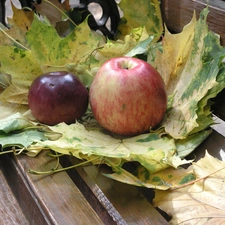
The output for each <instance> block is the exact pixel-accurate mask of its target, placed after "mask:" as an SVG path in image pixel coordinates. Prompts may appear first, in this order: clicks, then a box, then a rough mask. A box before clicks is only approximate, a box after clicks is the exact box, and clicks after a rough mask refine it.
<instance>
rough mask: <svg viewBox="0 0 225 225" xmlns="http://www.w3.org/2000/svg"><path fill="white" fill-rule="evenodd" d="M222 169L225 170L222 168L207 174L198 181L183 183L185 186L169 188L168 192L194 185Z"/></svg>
mask: <svg viewBox="0 0 225 225" xmlns="http://www.w3.org/2000/svg"><path fill="white" fill-rule="evenodd" d="M223 169H225V167H222V168H220V169H218V170H216V171H213V172H212V173H210V174H208V175H206V176H204V177H200V178H198V179H196V180H192V181H190V182H187V183H185V184H183V185H180V186H176V187H171V188H170V189H169V190H177V189H180V188H183V187H186V186H189V185H191V184H194V183H196V182H198V181H200V180H204V179H206V178H207V177H209V176H211V175H213V174H214V173H217V172H219V171H221V170H223Z"/></svg>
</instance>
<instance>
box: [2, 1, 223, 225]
mask: <svg viewBox="0 0 225 225" xmlns="http://www.w3.org/2000/svg"><path fill="white" fill-rule="evenodd" d="M161 5H162V14H163V18H164V20H165V22H166V24H167V25H168V27H169V29H170V30H173V31H175V32H178V31H180V30H181V29H182V27H183V26H184V25H185V24H186V23H188V22H189V21H190V19H191V17H192V15H193V10H194V9H195V10H196V12H197V15H198V14H199V12H200V11H201V9H203V8H204V7H205V6H206V5H205V4H203V3H202V2H201V1H197V0H196V1H191V0H180V1H177V0H162V4H161ZM224 6H225V3H224ZM224 20H225V10H224V9H222V8H216V7H213V6H210V16H209V26H210V27H211V29H212V30H213V31H215V32H217V33H219V34H220V35H221V41H222V43H223V44H225V23H224ZM224 94H225V92H222V93H221V94H220V95H219V96H218V97H217V99H216V102H217V103H216V105H215V106H214V108H213V109H214V113H215V115H216V116H218V117H220V118H221V119H222V121H221V124H219V125H218V126H216V127H215V130H213V133H212V134H211V135H210V136H209V137H208V138H207V139H206V140H205V141H204V143H202V144H201V146H199V147H198V148H197V149H196V150H195V152H194V153H193V154H194V155H196V156H197V159H198V158H201V157H203V155H204V153H205V149H207V150H208V152H209V153H210V154H211V155H213V156H215V157H218V158H219V159H221V156H220V154H219V151H220V149H221V148H224V146H225V137H224V136H223V135H222V134H220V133H219V131H220V128H221V127H222V132H223V128H224V129H225V124H224V122H223V120H224V119H225V101H224V100H223V96H224ZM224 133H225V132H224ZM77 161H78V160H77V159H75V158H69V157H64V158H62V160H61V162H60V164H61V166H62V167H65V166H68V165H71V163H75V162H77ZM54 165H55V161H54V160H51V159H50V158H48V157H46V156H45V155H44V153H43V154H40V155H39V156H38V157H35V158H31V157H27V156H24V155H19V156H17V157H15V156H13V155H3V156H1V157H0V169H1V170H0V171H1V174H0V187H1V192H0V196H1V198H0V199H1V200H0V204H1V207H0V218H1V219H0V221H1V224H20V225H26V224H33V225H40V224H42V225H45V224H54V225H72V224H78V225H81V224H84V225H87V224H98V225H100V224H107V225H111V224H119V225H124V224H140V225H142V224H143V225H144V224H146V225H150V224H152V225H157V224H160V225H163V224H168V221H169V216H168V215H166V214H165V213H163V212H160V211H159V210H157V209H155V208H154V207H153V206H152V204H151V201H152V199H153V197H154V191H153V190H150V189H146V188H137V187H134V186H130V185H126V184H123V183H119V182H117V181H114V180H111V179H109V178H106V177H104V176H103V175H101V173H100V169H104V167H101V168H99V167H96V166H93V165H89V166H85V167H79V168H77V169H72V170H69V171H67V172H61V173H57V174H54V175H48V176H46V175H45V176H44V175H39V176H37V175H32V174H30V173H28V169H29V168H32V169H37V170H42V171H45V170H49V169H51V168H52V167H54Z"/></svg>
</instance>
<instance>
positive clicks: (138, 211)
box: [63, 158, 168, 225]
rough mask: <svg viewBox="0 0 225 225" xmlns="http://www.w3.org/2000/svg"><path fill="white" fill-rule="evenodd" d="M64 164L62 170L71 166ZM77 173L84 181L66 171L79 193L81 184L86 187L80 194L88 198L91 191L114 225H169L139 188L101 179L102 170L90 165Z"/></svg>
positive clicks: (74, 161)
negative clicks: (78, 188)
mask: <svg viewBox="0 0 225 225" xmlns="http://www.w3.org/2000/svg"><path fill="white" fill-rule="evenodd" d="M70 162H72V164H76V163H78V160H77V159H76V158H70ZM63 164H64V166H69V165H71V164H70V163H68V162H66V160H64V162H63ZM76 170H77V172H78V173H79V174H80V176H81V178H82V180H83V181H78V180H77V177H74V175H73V171H68V173H69V174H70V176H71V178H72V179H73V181H74V182H75V183H76V184H77V186H79V187H80V188H82V189H83V187H84V184H83V182H84V183H85V185H88V187H89V189H88V190H84V189H83V194H84V195H85V196H88V195H89V192H90V191H91V192H92V193H93V194H94V195H95V196H96V198H97V199H98V201H99V202H101V204H102V206H103V207H104V208H105V209H106V210H107V211H108V212H109V215H110V216H111V217H112V219H113V220H114V221H115V222H116V224H121V225H123V224H128V225H129V224H138V225H157V224H160V225H164V224H165V225H166V224H168V223H167V221H166V220H165V219H164V218H163V217H162V215H161V214H160V213H159V212H158V211H157V210H156V209H155V208H154V207H153V206H152V204H151V203H150V202H149V201H148V200H147V199H146V198H145V197H144V196H143V195H142V194H141V193H140V191H139V189H138V188H136V187H134V186H131V185H128V184H124V183H121V182H118V181H115V180H112V179H109V178H107V177H105V176H103V175H102V174H101V171H102V170H101V167H100V168H99V167H96V166H93V165H90V166H85V167H80V168H77V169H76ZM148 194H149V195H151V196H152V197H153V196H154V193H153V191H152V190H148ZM93 207H94V206H93ZM99 213H100V212H98V214H99Z"/></svg>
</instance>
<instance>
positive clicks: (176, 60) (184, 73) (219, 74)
mask: <svg viewBox="0 0 225 225" xmlns="http://www.w3.org/2000/svg"><path fill="white" fill-rule="evenodd" d="M207 14H208V9H207V8H206V9H204V10H203V11H202V13H201V16H200V19H199V20H198V21H196V19H195V16H194V17H193V19H192V21H191V23H189V24H188V25H187V26H186V27H185V28H184V30H183V32H182V33H180V34H174V35H172V34H170V33H169V32H168V31H166V33H165V38H164V40H163V42H162V49H163V51H158V52H157V55H156V57H155V58H153V59H152V56H151V58H149V61H151V62H152V63H153V65H154V66H155V67H156V68H157V69H158V70H159V72H160V73H161V75H162V77H163V79H164V81H165V84H166V87H167V92H168V94H170V95H173V102H172V105H171V107H170V109H168V111H167V112H166V115H165V117H164V119H163V122H162V126H164V127H165V131H166V132H167V133H168V134H169V135H171V136H172V137H174V138H176V139H183V138H186V137H187V136H188V135H189V134H192V133H195V132H198V131H201V130H203V129H205V128H207V127H209V126H210V125H211V124H212V123H213V120H212V115H211V113H210V105H209V104H208V100H209V99H210V98H213V97H215V96H216V95H217V93H219V92H220V91H221V90H222V89H223V88H224V86H225V83H224V76H225V73H224V69H222V68H223V67H224V63H223V62H222V59H223V58H224V57H225V50H224V48H223V47H221V46H220V43H219V36H218V35H216V34H214V33H213V32H211V31H208V26H207V23H206V19H207ZM175 40H176V41H175ZM218 80H220V82H218Z"/></svg>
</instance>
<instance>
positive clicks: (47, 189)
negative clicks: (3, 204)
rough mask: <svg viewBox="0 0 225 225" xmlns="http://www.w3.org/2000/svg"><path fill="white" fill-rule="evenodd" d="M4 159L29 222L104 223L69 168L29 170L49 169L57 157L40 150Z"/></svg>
mask: <svg viewBox="0 0 225 225" xmlns="http://www.w3.org/2000/svg"><path fill="white" fill-rule="evenodd" d="M4 162H5V163H6V164H7V166H5V170H6V172H5V173H6V176H7V178H8V182H9V185H10V186H11V188H12V192H13V194H14V195H15V197H16V199H17V201H18V203H19V205H20V207H21V209H22V210H23V212H24V214H25V215H26V217H27V219H28V221H29V223H30V224H37V225H40V224H42V225H45V224H54V225H61V224H63V225H71V224H79V225H82V224H83V225H86V224H99V225H101V224H104V223H103V222H102V220H101V218H100V217H99V216H98V215H97V214H96V212H95V211H94V210H93V208H92V207H91V206H90V204H89V203H88V202H87V200H86V199H85V198H84V196H83V195H82V194H81V192H80V191H79V189H78V188H77V187H76V185H75V184H74V183H73V181H72V180H71V179H70V178H69V176H68V175H67V173H66V172H61V173H58V174H54V175H48V176H46V175H45V176H43V175H33V174H29V173H28V172H27V171H28V169H29V168H32V169H37V170H40V171H46V170H49V169H51V168H53V167H54V166H55V161H49V159H48V157H46V156H45V155H43V154H41V155H40V156H38V157H35V158H31V157H27V156H24V155H23V156H22V155H20V156H18V157H16V158H14V157H13V158H12V157H10V156H6V157H4Z"/></svg>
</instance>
